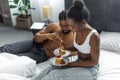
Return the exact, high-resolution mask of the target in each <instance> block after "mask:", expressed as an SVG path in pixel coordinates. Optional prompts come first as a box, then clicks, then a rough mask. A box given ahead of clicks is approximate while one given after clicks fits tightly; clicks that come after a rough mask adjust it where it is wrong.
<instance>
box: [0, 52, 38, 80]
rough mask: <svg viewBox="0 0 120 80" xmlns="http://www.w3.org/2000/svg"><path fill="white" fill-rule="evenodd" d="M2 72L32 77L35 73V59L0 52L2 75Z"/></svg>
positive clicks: (0, 72) (0, 70) (0, 71)
mask: <svg viewBox="0 0 120 80" xmlns="http://www.w3.org/2000/svg"><path fill="white" fill-rule="evenodd" d="M2 73H3V74H11V75H14V76H15V75H16V76H20V77H32V76H34V75H35V74H36V61H34V60H32V59H30V58H29V57H25V56H21V57H18V56H16V55H13V54H9V53H1V54H0V74H1V75H2ZM0 78H1V76H0ZM0 80H1V79H0ZM3 80H4V79H3ZM5 80H6V79H5Z"/></svg>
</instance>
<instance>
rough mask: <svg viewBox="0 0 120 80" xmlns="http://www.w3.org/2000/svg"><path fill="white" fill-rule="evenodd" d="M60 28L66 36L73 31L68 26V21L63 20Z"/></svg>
mask: <svg viewBox="0 0 120 80" xmlns="http://www.w3.org/2000/svg"><path fill="white" fill-rule="evenodd" d="M60 26H61V29H62V32H63V33H64V34H68V33H69V32H70V31H71V28H70V27H69V26H68V24H67V22H66V20H61V21H60Z"/></svg>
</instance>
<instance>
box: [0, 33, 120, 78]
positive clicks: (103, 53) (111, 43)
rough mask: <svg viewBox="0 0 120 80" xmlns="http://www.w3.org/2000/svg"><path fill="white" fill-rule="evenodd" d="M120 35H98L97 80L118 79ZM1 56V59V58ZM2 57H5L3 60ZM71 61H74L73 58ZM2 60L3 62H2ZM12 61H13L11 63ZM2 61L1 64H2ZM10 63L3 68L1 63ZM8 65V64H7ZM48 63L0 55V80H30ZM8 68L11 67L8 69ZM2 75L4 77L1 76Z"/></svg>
mask: <svg viewBox="0 0 120 80" xmlns="http://www.w3.org/2000/svg"><path fill="white" fill-rule="evenodd" d="M119 36H120V33H119V32H107V31H102V32H101V34H100V39H101V43H100V59H99V76H98V80H119V79H120V37H119ZM1 56H2V57H1ZM3 57H7V59H9V60H7V59H4V58H3ZM72 59H73V60H74V59H76V57H75V56H74V57H73V58H72ZM3 60H4V61H3ZM12 60H14V61H12ZM2 61H3V62H2ZM8 61H12V63H11V64H7V65H5V66H4V68H3V67H1V64H2V66H3V65H4V64H3V63H5V62H6V63H7V62H8ZM9 63H10V62H9ZM49 63H50V62H49V61H45V62H42V63H39V64H36V63H35V61H34V60H32V59H30V58H28V57H25V56H22V57H18V56H16V55H13V54H7V53H3V54H0V80H2V79H5V80H30V79H31V77H33V76H37V75H38V74H41V73H43V72H44V70H47V68H48V67H49V66H50V64H49ZM9 67H11V68H10V69H9ZM3 75H4V76H3Z"/></svg>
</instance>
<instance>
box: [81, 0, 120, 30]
mask: <svg viewBox="0 0 120 80" xmlns="http://www.w3.org/2000/svg"><path fill="white" fill-rule="evenodd" d="M83 1H84V2H85V4H86V6H87V7H88V9H89V10H90V15H91V18H90V21H89V24H90V25H91V26H92V27H94V28H95V29H97V30H98V31H101V30H104V31H113V32H120V9H119V8H120V0H83Z"/></svg>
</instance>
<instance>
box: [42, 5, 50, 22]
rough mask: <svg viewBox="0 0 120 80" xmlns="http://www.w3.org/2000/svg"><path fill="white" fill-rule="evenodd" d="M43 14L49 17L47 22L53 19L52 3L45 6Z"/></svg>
mask: <svg viewBox="0 0 120 80" xmlns="http://www.w3.org/2000/svg"><path fill="white" fill-rule="evenodd" d="M43 15H44V18H46V19H47V24H49V23H50V22H51V21H50V20H49V19H50V18H51V17H52V7H51V6H50V5H45V6H43Z"/></svg>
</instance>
